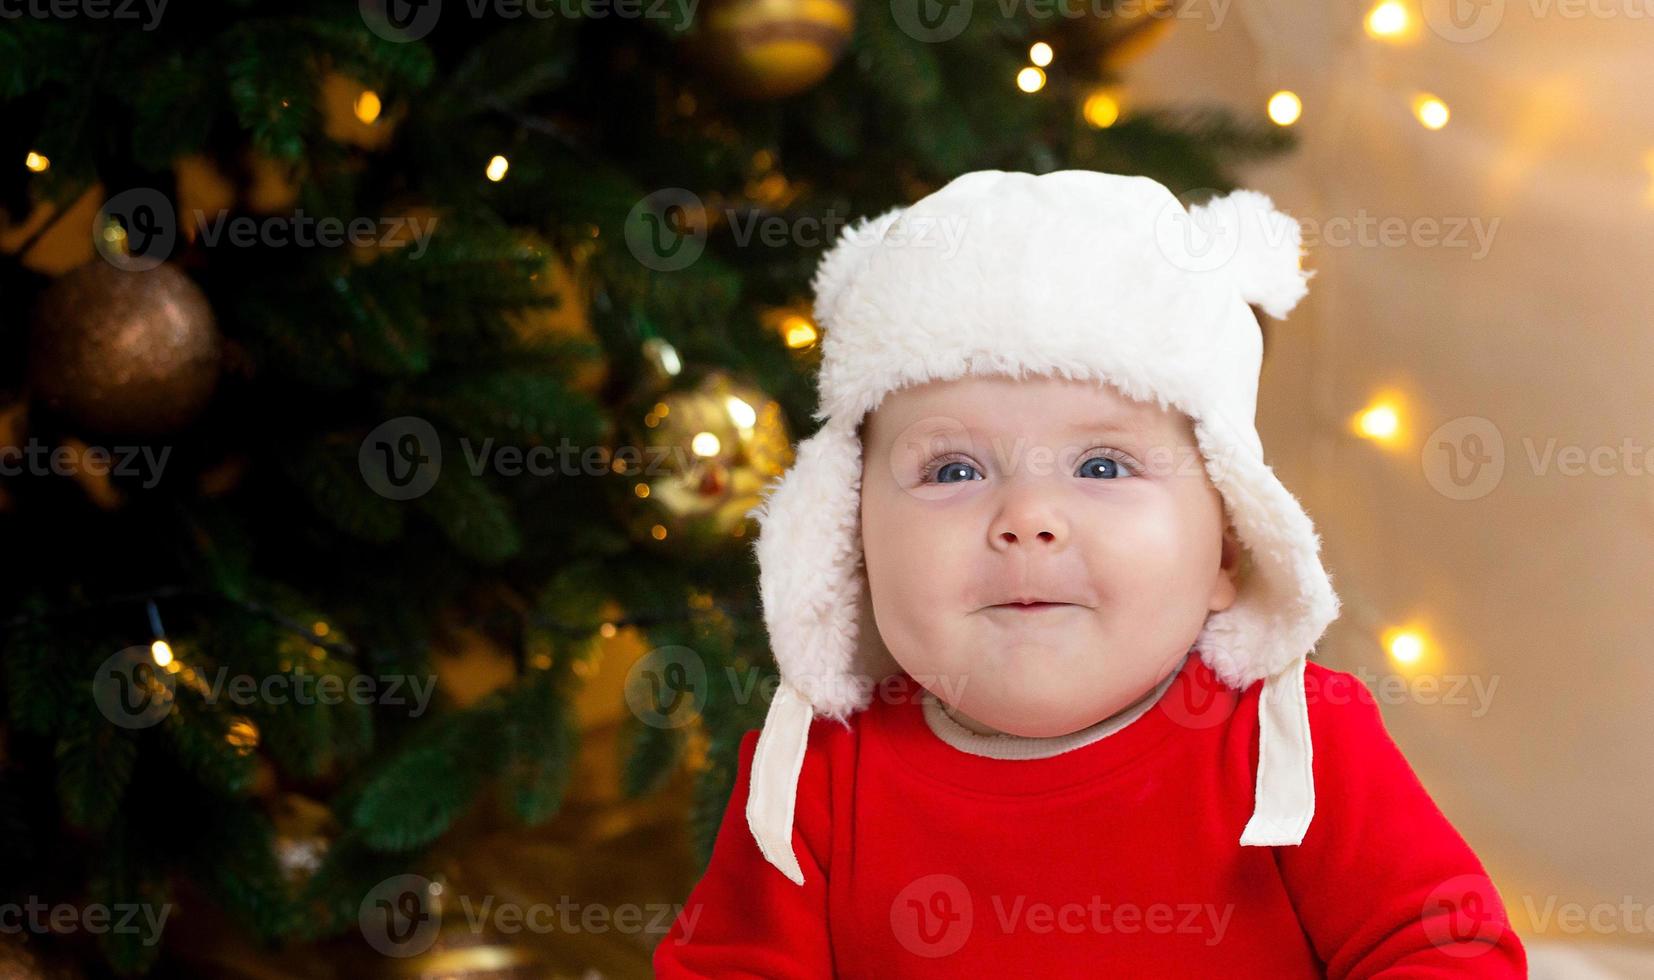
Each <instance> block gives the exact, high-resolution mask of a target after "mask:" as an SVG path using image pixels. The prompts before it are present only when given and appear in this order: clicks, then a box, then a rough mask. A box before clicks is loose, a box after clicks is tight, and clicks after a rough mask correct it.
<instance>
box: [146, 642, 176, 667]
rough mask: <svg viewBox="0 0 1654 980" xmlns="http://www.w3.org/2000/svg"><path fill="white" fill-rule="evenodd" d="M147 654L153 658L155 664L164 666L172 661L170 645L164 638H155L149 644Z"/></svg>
mask: <svg viewBox="0 0 1654 980" xmlns="http://www.w3.org/2000/svg"><path fill="white" fill-rule="evenodd" d="M149 655H150V656H151V657H154V658H155V666H157V667H165V666H166V665H167V664H170V663H172V647H171V646H169V645H168V644H167V641H165V640H156V641H155V642H154V643H151V644H150V645H149Z"/></svg>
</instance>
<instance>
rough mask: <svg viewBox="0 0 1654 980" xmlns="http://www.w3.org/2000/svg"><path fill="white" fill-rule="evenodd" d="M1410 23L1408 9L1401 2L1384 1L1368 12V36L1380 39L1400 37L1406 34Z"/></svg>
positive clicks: (1393, 0)
mask: <svg viewBox="0 0 1654 980" xmlns="http://www.w3.org/2000/svg"><path fill="white" fill-rule="evenodd" d="M1409 21H1410V18H1409V17H1408V15H1407V7H1406V6H1405V5H1403V4H1402V3H1401V2H1400V0H1384V2H1383V3H1380V4H1378V5H1377V6H1375V7H1373V9H1372V10H1370V11H1368V12H1367V20H1366V27H1367V36H1369V37H1375V38H1380V39H1392V38H1397V37H1400V36H1401V35H1402V34H1403V33H1405V32H1406V30H1407V27H1408V23H1409Z"/></svg>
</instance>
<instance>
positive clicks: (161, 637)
mask: <svg viewBox="0 0 1654 980" xmlns="http://www.w3.org/2000/svg"><path fill="white" fill-rule="evenodd" d="M144 605H145V608H146V611H147V612H148V613H149V631H150V633H151V635H153V636H154V637H155V640H154V642H152V643H150V645H149V655H150V657H151V658H153V659H154V661H155V666H157V667H161V668H165V669H168V670H177V669H178V668H177V667H175V666H173V657H172V645H171V644H169V643H168V642H167V631H166V629H165V628H164V627H162V626H161V610H159V609H157V608H156V607H155V600H154V599H149V600H147V601H146V602H145V604H144Z"/></svg>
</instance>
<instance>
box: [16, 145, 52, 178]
mask: <svg viewBox="0 0 1654 980" xmlns="http://www.w3.org/2000/svg"><path fill="white" fill-rule="evenodd" d="M51 165H52V161H50V160H48V159H47V158H46V154H44V153H36V152H35V151H33V150H30V151H29V155H28V156H26V157H24V158H23V166H25V167H28V168H29V169H30V170H32V171H33V172H35V173H37V174H38V173H41V172H42V171H44V170H45V169H46V168H47V167H50V166H51Z"/></svg>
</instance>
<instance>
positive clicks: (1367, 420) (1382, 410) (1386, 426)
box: [1355, 404, 1401, 442]
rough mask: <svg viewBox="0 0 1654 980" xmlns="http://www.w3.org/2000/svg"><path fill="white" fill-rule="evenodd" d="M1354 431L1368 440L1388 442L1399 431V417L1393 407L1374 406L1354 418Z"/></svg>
mask: <svg viewBox="0 0 1654 980" xmlns="http://www.w3.org/2000/svg"><path fill="white" fill-rule="evenodd" d="M1355 429H1356V431H1357V432H1359V433H1360V434H1361V435H1362V436H1365V437H1366V438H1368V439H1372V440H1375V441H1377V442H1389V441H1391V440H1393V439H1394V438H1395V437H1396V434H1397V433H1398V432H1400V431H1401V416H1400V415H1399V414H1398V413H1397V412H1396V410H1395V406H1393V405H1388V404H1380V405H1374V406H1372V407H1371V408H1368V409H1366V410H1365V411H1363V412H1362V413H1361V414H1360V415H1358V416H1357V417H1356V422H1355Z"/></svg>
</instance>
